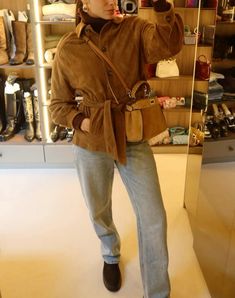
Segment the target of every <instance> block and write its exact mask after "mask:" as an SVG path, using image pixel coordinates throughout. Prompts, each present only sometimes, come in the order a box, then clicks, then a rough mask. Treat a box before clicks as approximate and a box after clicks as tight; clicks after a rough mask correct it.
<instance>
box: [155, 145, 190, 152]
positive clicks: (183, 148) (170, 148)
mask: <svg viewBox="0 0 235 298" xmlns="http://www.w3.org/2000/svg"><path fill="white" fill-rule="evenodd" d="M151 149H152V152H153V153H154V154H186V153H187V151H188V145H173V144H169V145H156V146H151Z"/></svg>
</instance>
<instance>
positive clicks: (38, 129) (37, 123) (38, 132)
mask: <svg viewBox="0 0 235 298" xmlns="http://www.w3.org/2000/svg"><path fill="white" fill-rule="evenodd" d="M33 111H34V123H35V137H36V139H37V140H38V141H41V140H42V132H41V122H40V114H39V103H38V91H37V89H36V90H34V92H33Z"/></svg>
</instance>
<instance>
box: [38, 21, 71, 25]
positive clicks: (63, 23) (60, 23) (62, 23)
mask: <svg viewBox="0 0 235 298" xmlns="http://www.w3.org/2000/svg"><path fill="white" fill-rule="evenodd" d="M75 22H76V21H75V20H70V21H36V22H35V24H36V25H37V24H40V25H68V24H69V25H73V26H74V25H75Z"/></svg>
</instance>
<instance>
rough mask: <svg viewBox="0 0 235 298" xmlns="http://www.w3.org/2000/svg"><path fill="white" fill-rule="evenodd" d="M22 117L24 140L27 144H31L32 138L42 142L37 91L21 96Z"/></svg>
mask: <svg viewBox="0 0 235 298" xmlns="http://www.w3.org/2000/svg"><path fill="white" fill-rule="evenodd" d="M23 106H24V116H25V123H26V128H25V135H24V138H25V139H26V140H27V141H28V142H32V140H33V139H34V138H36V139H37V140H38V141H41V140H42V133H41V127H40V116H39V103H38V93H37V90H34V91H33V95H32V94H31V93H30V92H24V96H23Z"/></svg>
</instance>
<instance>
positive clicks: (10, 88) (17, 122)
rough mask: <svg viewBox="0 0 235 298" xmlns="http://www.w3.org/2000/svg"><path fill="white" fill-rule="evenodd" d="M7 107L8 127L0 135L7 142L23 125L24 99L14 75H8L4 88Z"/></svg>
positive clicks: (0, 138) (0, 140)
mask: <svg viewBox="0 0 235 298" xmlns="http://www.w3.org/2000/svg"><path fill="white" fill-rule="evenodd" d="M4 97H5V107H6V119H7V125H6V129H5V130H4V131H3V132H2V133H1V135H0V142H5V141H7V140H9V139H10V138H12V137H14V135H15V134H16V133H18V132H19V131H20V129H21V125H22V119H23V118H22V100H21V93H20V86H19V84H17V83H15V77H14V75H13V76H11V75H9V76H8V79H7V81H6V83H5V89H4Z"/></svg>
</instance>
